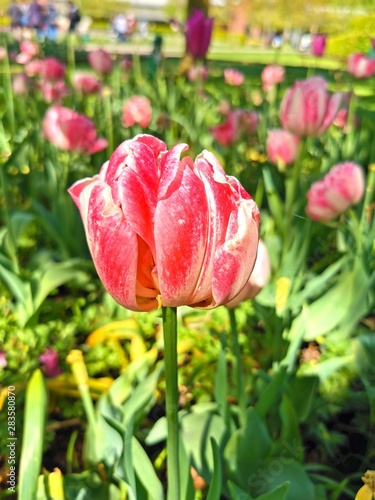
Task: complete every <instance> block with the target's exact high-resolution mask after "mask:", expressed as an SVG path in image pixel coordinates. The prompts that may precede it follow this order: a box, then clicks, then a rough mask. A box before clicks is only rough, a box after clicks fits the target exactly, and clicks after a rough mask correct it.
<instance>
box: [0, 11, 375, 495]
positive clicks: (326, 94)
mask: <svg viewBox="0 0 375 500" xmlns="http://www.w3.org/2000/svg"><path fill="white" fill-rule="evenodd" d="M185 30H186V31H185V35H184V36H185V37H186V55H185V56H184V58H183V60H179V59H172V58H165V57H163V55H162V49H161V42H160V39H158V38H157V37H156V39H155V43H154V49H152V47H151V46H150V55H149V56H142V57H140V56H139V55H137V54H131V53H130V52H129V53H128V54H126V55H121V54H113V53H112V52H111V50H110V48H109V47H107V48H105V47H104V48H97V49H94V50H91V51H85V50H75V47H74V44H73V43H72V42H70V43H68V44H67V45H66V43H65V42H59V43H54V44H51V43H47V42H43V41H37V40H36V39H34V38H31V39H23V40H19V41H17V40H14V39H13V38H12V37H11V35H5V34H2V36H3V38H2V43H1V46H0V118H1V120H0V163H1V164H0V172H1V174H0V184H1V190H0V220H1V226H0V309H1V314H0V497H3V496H4V498H19V499H21V500H36V499H38V500H44V499H46V500H47V499H54V500H64V499H65V500H70V499H72V500H75V499H90V500H95V499H98V500H101V499H104V500H105V499H108V500H120V499H124V500H125V499H130V500H163V499H166V500H205V499H207V500H221V499H224V500H230V499H232V500H252V499H259V500H297V499H300V498H304V500H325V499H327V500H328V499H342V500H349V499H354V498H356V499H357V500H370V499H371V498H373V497H374V494H375V489H374V480H375V472H374V470H373V469H375V465H374V450H375V419H374V415H375V392H374V387H375V386H374V384H375V368H374V366H375V365H374V359H375V217H374V207H375V195H374V187H375V59H372V58H371V40H370V38H369V40H368V52H367V53H359V52H355V53H353V54H348V57H347V58H341V59H337V61H336V63H337V68H338V69H335V70H333V69H332V70H326V69H321V67H324V65H320V61H321V60H322V59H321V58H322V57H324V50H325V37H324V36H322V35H321V34H318V35H317V37H316V38H315V39H314V41H313V45H312V50H313V54H314V55H315V59H316V60H315V63H314V64H313V65H311V64H310V65H309V67H308V68H307V67H305V66H304V64H303V57H302V56H301V65H300V66H298V67H297V66H295V65H293V66H292V65H284V66H282V65H280V64H279V63H278V60H277V53H276V52H275V59H274V62H273V63H272V64H260V63H257V64H255V63H254V64H252V63H246V64H245V63H242V62H241V61H240V60H239V61H238V62H237V63H233V62H231V63H227V62H225V61H224V60H212V59H210V57H209V52H208V50H209V46H210V41H211V33H212V20H211V19H208V18H206V17H205V16H204V15H203V13H201V12H200V11H195V12H194V13H193V15H192V16H191V18H190V19H188V21H187V22H186V27H185ZM373 41H374V40H373ZM3 42H4V43H3ZM68 42H69V40H68ZM159 42H160V43H159Z"/></svg>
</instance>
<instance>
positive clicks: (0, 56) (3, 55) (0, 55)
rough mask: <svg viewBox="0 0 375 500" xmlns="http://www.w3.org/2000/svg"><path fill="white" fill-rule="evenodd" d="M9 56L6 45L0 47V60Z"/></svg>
mask: <svg viewBox="0 0 375 500" xmlns="http://www.w3.org/2000/svg"><path fill="white" fill-rule="evenodd" d="M6 56H7V49H6V48H5V47H0V61H4V59H5V58H6Z"/></svg>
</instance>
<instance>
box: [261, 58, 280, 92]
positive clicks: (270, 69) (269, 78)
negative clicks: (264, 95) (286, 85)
mask: <svg viewBox="0 0 375 500" xmlns="http://www.w3.org/2000/svg"><path fill="white" fill-rule="evenodd" d="M284 78H285V69H284V68H283V67H282V66H278V65H276V64H269V65H268V66H266V67H265V68H263V71H262V73H261V79H262V86H263V90H264V91H265V92H269V91H270V90H272V89H273V88H274V86H275V85H278V84H279V83H281V82H282V81H284Z"/></svg>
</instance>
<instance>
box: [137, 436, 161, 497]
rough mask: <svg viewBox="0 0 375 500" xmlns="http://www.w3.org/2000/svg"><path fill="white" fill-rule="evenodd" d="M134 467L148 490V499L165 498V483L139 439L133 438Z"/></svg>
mask: <svg viewBox="0 0 375 500" xmlns="http://www.w3.org/2000/svg"><path fill="white" fill-rule="evenodd" d="M132 450H133V463H134V469H135V472H136V474H137V477H138V479H139V481H140V482H142V484H143V486H144V488H145V489H146V491H147V492H148V500H163V499H164V493H163V485H162V484H161V482H160V480H159V478H158V476H157V475H156V472H155V469H154V467H153V465H152V463H151V461H150V459H149V457H148V455H147V453H146V452H145V450H144V449H143V448H142V446H141V444H140V443H139V441H138V440H137V439H136V438H135V437H133V439H132Z"/></svg>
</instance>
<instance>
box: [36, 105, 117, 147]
mask: <svg viewBox="0 0 375 500" xmlns="http://www.w3.org/2000/svg"><path fill="white" fill-rule="evenodd" d="M43 132H44V135H45V137H46V139H48V140H49V141H50V142H51V143H52V144H53V145H54V146H56V147H57V148H59V149H62V150H64V151H78V152H84V153H87V154H94V153H97V152H98V151H101V150H102V149H104V148H106V147H107V145H108V143H107V141H106V140H105V139H103V138H97V134H96V130H95V127H94V124H93V123H92V121H91V120H90V119H89V118H87V117H86V116H84V115H80V114H79V113H77V112H76V111H73V110H72V109H68V108H64V107H62V106H57V105H56V106H52V107H51V108H49V110H48V111H47V113H46V115H45V117H44V120H43Z"/></svg>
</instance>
